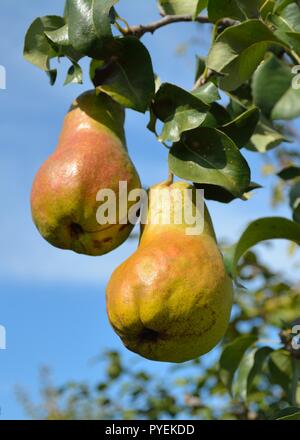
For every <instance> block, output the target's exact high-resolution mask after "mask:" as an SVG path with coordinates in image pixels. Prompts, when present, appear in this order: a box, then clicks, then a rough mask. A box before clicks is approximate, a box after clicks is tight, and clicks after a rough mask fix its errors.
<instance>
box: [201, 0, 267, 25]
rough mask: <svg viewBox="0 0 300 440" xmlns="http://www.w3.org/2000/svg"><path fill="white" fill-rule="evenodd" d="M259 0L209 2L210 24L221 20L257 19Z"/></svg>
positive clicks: (211, 0) (215, 0) (214, 0)
mask: <svg viewBox="0 0 300 440" xmlns="http://www.w3.org/2000/svg"><path fill="white" fill-rule="evenodd" d="M259 3H260V1H259V0H227V1H224V0H209V2H208V7H207V10H208V17H209V19H210V20H211V21H212V22H216V21H218V20H220V19H221V18H232V19H234V20H239V21H243V20H246V19H247V18H256V17H258V9H259Z"/></svg>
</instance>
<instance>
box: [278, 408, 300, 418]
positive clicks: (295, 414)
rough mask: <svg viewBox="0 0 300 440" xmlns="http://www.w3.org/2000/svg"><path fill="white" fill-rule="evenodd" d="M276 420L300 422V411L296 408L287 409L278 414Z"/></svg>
mask: <svg viewBox="0 0 300 440" xmlns="http://www.w3.org/2000/svg"><path fill="white" fill-rule="evenodd" d="M274 420H300V409H299V408H297V407H296V406H290V407H288V408H285V409H283V410H282V411H280V412H279V413H278V414H276V417H274Z"/></svg>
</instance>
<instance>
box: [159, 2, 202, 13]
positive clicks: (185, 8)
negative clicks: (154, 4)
mask: <svg viewBox="0 0 300 440" xmlns="http://www.w3.org/2000/svg"><path fill="white" fill-rule="evenodd" d="M159 5H160V7H161V10H162V12H163V13H164V14H167V15H193V16H196V15H198V14H199V13H200V12H201V11H202V10H203V9H205V8H206V5H207V0H159Z"/></svg>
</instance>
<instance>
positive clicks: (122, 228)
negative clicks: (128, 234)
mask: <svg viewBox="0 0 300 440" xmlns="http://www.w3.org/2000/svg"><path fill="white" fill-rule="evenodd" d="M127 226H128V225H127V224H126V225H121V226H120V227H119V231H123V230H124V229H126V228H127Z"/></svg>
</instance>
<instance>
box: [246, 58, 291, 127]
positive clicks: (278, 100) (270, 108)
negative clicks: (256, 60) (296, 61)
mask: <svg viewBox="0 0 300 440" xmlns="http://www.w3.org/2000/svg"><path fill="white" fill-rule="evenodd" d="M293 77H294V75H293V74H292V72H291V68H290V67H289V66H288V65H287V64H286V63H284V62H283V61H280V60H279V59H278V58H277V57H275V55H273V54H269V55H268V57H267V58H266V60H265V61H264V62H263V63H262V64H261V65H260V66H259V67H258V69H257V70H256V72H255V73H254V75H253V81H252V91H253V99H254V103H255V104H256V105H257V106H258V107H259V108H260V109H261V110H262V112H263V113H264V114H265V116H266V117H268V118H271V119H294V118H295V117H297V116H299V115H300V89H298V90H296V89H293V88H292V80H293ZM270 78H272V81H270Z"/></svg>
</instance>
